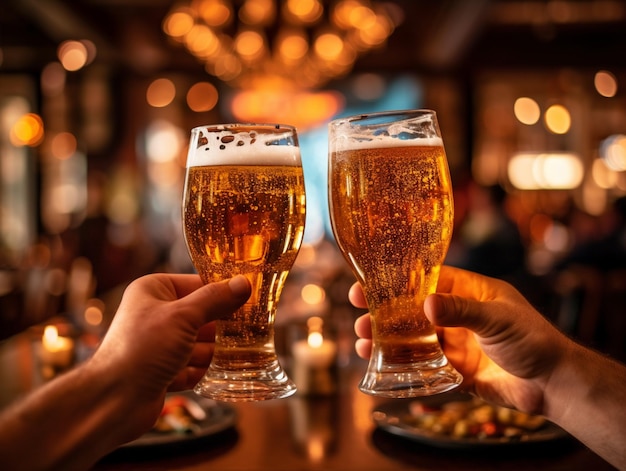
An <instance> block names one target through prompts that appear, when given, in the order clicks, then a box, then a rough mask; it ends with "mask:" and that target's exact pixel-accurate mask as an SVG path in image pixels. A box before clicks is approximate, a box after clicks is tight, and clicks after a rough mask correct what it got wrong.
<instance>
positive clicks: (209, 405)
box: [122, 391, 237, 448]
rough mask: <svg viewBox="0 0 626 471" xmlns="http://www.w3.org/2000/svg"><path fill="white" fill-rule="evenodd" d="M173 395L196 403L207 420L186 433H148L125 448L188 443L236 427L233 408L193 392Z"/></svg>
mask: <svg viewBox="0 0 626 471" xmlns="http://www.w3.org/2000/svg"><path fill="white" fill-rule="evenodd" d="M173 395H175V396H185V397H186V398H187V399H188V400H190V401H193V402H195V403H196V404H197V405H198V406H200V407H201V408H202V409H203V410H204V412H205V413H206V418H204V419H202V420H200V421H198V422H196V424H195V426H194V427H193V428H192V429H191V430H189V431H186V432H155V431H151V432H148V433H146V434H144V435H142V436H141V437H139V438H137V439H136V440H133V441H132V442H129V443H126V444H125V445H122V447H123V448H141V447H151V446H155V445H170V444H176V443H181V442H187V441H190V440H196V439H199V438H204V437H208V436H210V435H215V434H217V433H220V432H223V431H224V430H226V429H228V428H230V427H232V426H233V425H235V422H236V419H237V415H236V412H235V409H233V408H232V407H231V406H228V405H226V404H222V403H219V402H215V401H213V400H211V399H207V398H204V397H201V396H198V395H197V394H195V393H193V392H191V391H185V392H181V393H175V394H173Z"/></svg>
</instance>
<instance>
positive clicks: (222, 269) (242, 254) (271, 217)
mask: <svg viewBox="0 0 626 471" xmlns="http://www.w3.org/2000/svg"><path fill="white" fill-rule="evenodd" d="M304 217H305V208H304V178H303V174H302V168H301V167H297V166H286V165H277V166H271V165H242V166H233V165H219V166H201V167H191V168H190V169H189V171H188V177H187V181H186V190H185V202H184V215H183V219H184V230H185V237H186V240H187V244H188V248H189V254H190V256H191V259H192V261H193V263H194V266H195V267H196V269H197V270H198V273H199V274H200V276H201V277H202V279H203V281H204V282H205V283H209V282H214V281H219V280H223V279H226V278H230V277H233V276H234V275H237V274H244V275H246V276H247V277H248V278H249V279H250V281H251V283H252V286H253V291H254V292H253V294H252V296H251V298H250V301H249V302H248V303H247V304H246V305H245V306H244V307H243V308H242V309H241V310H240V311H239V312H238V313H237V315H236V316H234V317H233V319H232V320H228V321H220V322H219V323H218V329H217V333H216V341H217V342H216V343H217V344H216V348H215V353H214V356H215V361H217V362H219V363H221V364H224V365H227V367H231V366H232V367H235V368H242V367H245V365H247V364H250V363H251V361H252V359H254V361H255V362H256V361H258V359H259V357H261V358H262V357H264V356H265V357H267V359H268V360H269V361H271V360H272V358H273V343H272V340H273V339H272V338H271V337H270V335H271V331H270V329H268V325H270V324H271V323H273V322H274V319H273V315H274V312H275V309H274V307H275V306H274V305H273V303H274V300H275V299H277V298H278V297H279V296H280V291H281V289H282V287H283V284H284V281H285V279H286V277H287V274H288V272H289V269H290V268H291V266H292V265H293V263H294V261H295V258H296V255H297V253H298V249H299V247H300V244H301V242H302V236H303V232H304ZM264 353H265V355H264Z"/></svg>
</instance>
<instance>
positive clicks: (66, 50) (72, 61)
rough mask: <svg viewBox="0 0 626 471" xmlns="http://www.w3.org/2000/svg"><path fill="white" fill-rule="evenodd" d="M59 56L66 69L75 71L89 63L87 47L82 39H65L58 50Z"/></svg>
mask: <svg viewBox="0 0 626 471" xmlns="http://www.w3.org/2000/svg"><path fill="white" fill-rule="evenodd" d="M57 56H58V58H59V62H61V65H63V68H64V69H65V70H68V71H70V72H74V71H76V70H79V69H81V68H82V67H84V66H85V64H86V63H87V48H86V47H85V45H84V44H83V43H82V42H80V41H64V42H63V43H61V45H60V46H59V48H58V50H57Z"/></svg>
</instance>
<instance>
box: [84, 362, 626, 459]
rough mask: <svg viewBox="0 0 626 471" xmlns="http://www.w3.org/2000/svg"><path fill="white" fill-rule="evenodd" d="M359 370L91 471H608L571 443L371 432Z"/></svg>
mask: <svg viewBox="0 0 626 471" xmlns="http://www.w3.org/2000/svg"><path fill="white" fill-rule="evenodd" d="M364 369H365V364H364V363H363V364H360V363H358V362H357V364H353V365H352V367H349V368H345V369H343V370H342V371H340V374H339V382H338V383H339V387H338V392H337V394H335V395H333V396H329V397H320V398H305V397H300V396H299V395H298V393H296V395H295V396H293V397H291V398H288V399H282V400H273V401H267V402H260V403H239V404H235V405H234V407H235V408H236V411H237V414H238V419H237V422H236V426H235V427H233V428H231V429H229V430H226V431H224V432H221V433H219V434H217V435H213V436H210V437H205V438H203V439H202V440H198V441H194V442H190V443H187V444H179V445H177V446H175V447H172V448H160V449H159V448H148V449H144V450H134V451H133V450H124V451H121V450H120V451H118V452H116V453H114V454H112V455H110V456H108V457H106V458H105V459H103V460H102V461H101V462H100V463H98V465H97V466H96V467H95V469H96V470H98V471H108V470H130V469H132V470H151V471H152V470H220V471H235V470H237V471H241V470H250V471H291V470H293V471H305V470H330V471H333V470H337V471H351V470H355V471H357V470H358V471H385V470H390V471H391V470H393V471H401V470H437V471H442V470H461V469H472V470H477V469H480V470H496V469H498V470H499V469H507V470H528V469H536V470H542V471H543V470H557V469H558V470H589V469H593V470H594V471H601V470H611V469H614V468H613V467H611V466H610V465H609V464H607V463H606V462H605V461H603V460H602V459H600V458H599V457H598V456H596V455H595V454H593V453H592V452H591V451H589V450H588V449H586V448H585V447H583V446H582V445H581V444H579V443H578V442H576V441H575V440H573V439H572V440H566V441H564V442H561V441H559V442H550V443H544V444H540V446H535V445H532V446H527V445H523V446H517V447H501V448H496V447H494V448H490V449H488V450H485V449H482V450H458V449H441V448H435V447H432V446H427V445H424V444H420V443H417V442H414V441H412V440H409V439H405V438H401V437H398V436H395V435H392V434H389V433H387V432H385V431H382V430H380V429H377V428H376V427H375V425H374V423H373V421H372V419H371V411H372V409H373V408H374V407H375V406H376V405H377V404H379V403H381V402H383V401H381V400H379V399H377V398H373V397H370V396H367V395H365V394H362V393H361V392H359V391H358V390H357V388H356V383H357V381H358V379H359V378H360V375H361V374H362V372H363V371H364Z"/></svg>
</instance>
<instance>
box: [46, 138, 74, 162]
mask: <svg viewBox="0 0 626 471" xmlns="http://www.w3.org/2000/svg"><path fill="white" fill-rule="evenodd" d="M77 147H78V144H77V142H76V137H74V135H73V134H72V133H70V132H60V133H58V134H57V135H55V136H54V137H53V138H52V141H51V143H50V152H51V153H52V156H53V157H54V158H56V159H59V160H66V159H69V158H70V157H71V156H72V155H74V153H75V152H76V148H77Z"/></svg>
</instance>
